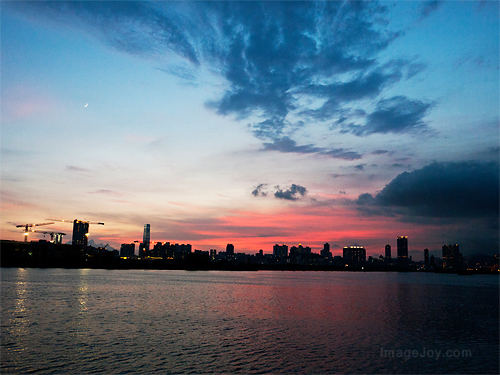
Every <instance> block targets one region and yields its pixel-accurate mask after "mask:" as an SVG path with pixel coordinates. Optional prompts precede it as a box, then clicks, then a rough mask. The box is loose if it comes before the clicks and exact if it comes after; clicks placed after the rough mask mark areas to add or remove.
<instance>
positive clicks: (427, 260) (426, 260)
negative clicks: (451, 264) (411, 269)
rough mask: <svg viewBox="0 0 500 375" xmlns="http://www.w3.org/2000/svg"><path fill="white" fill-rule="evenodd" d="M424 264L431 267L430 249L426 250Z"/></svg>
mask: <svg viewBox="0 0 500 375" xmlns="http://www.w3.org/2000/svg"><path fill="white" fill-rule="evenodd" d="M424 264H425V265H426V266H429V249H427V248H426V249H424Z"/></svg>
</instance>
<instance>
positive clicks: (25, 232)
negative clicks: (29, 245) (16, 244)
mask: <svg viewBox="0 0 500 375" xmlns="http://www.w3.org/2000/svg"><path fill="white" fill-rule="evenodd" d="M45 220H50V219H45ZM49 224H54V222H53V221H51V222H50V223H38V224H19V225H16V228H22V227H24V242H28V233H29V232H30V231H31V232H34V231H35V230H34V229H29V228H33V227H39V226H41V225H49Z"/></svg>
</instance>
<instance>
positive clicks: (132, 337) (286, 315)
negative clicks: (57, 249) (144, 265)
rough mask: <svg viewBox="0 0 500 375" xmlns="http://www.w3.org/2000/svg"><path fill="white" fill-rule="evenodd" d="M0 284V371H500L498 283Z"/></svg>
mask: <svg viewBox="0 0 500 375" xmlns="http://www.w3.org/2000/svg"><path fill="white" fill-rule="evenodd" d="M1 288H2V293H1V296H2V297H1V298H2V299H1V371H2V373H30V372H40V373H90V372H105V373H125V372H127V373H152V372H160V373H166V372H167V373H168V372H170V373H210V372H212V373H290V372H295V373H308V374H309V373H429V374H434V373H498V368H499V364H498V356H499V344H498V343H499V318H498V316H499V300H498V298H499V288H498V277H496V276H490V275H473V276H459V275H453V274H431V273H426V274H424V273H378V272H373V273H358V272H356V273H353V272H279V271H269V272H266V271H259V272H224V271H206V272H202V271H196V272H190V271H156V270H147V271H140V270H90V269H81V270H70V269H16V268H2V269H1ZM438 354H439V355H438Z"/></svg>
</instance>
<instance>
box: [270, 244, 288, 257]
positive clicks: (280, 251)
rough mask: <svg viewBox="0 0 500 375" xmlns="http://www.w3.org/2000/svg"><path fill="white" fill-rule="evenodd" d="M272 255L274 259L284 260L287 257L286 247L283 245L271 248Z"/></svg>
mask: <svg viewBox="0 0 500 375" xmlns="http://www.w3.org/2000/svg"><path fill="white" fill-rule="evenodd" d="M273 255H274V256H275V257H276V259H284V258H287V257H288V246H287V245H285V244H283V245H278V244H276V245H274V246H273Z"/></svg>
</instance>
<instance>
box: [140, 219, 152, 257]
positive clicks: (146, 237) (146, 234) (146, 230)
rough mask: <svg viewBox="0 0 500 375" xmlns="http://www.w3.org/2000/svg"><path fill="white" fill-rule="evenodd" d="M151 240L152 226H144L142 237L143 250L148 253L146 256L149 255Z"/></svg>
mask: <svg viewBox="0 0 500 375" xmlns="http://www.w3.org/2000/svg"><path fill="white" fill-rule="evenodd" d="M150 239H151V225H150V224H144V234H143V235H142V244H143V248H144V250H145V251H146V255H149V244H150Z"/></svg>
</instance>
